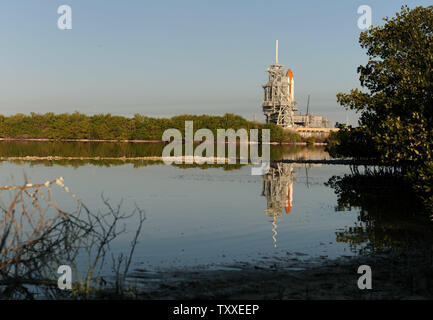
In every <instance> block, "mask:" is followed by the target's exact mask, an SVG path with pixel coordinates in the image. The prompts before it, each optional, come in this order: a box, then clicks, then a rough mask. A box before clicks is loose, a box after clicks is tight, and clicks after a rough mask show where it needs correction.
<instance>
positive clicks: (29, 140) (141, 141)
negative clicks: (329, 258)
mask: <svg viewBox="0 0 433 320" xmlns="http://www.w3.org/2000/svg"><path fill="white" fill-rule="evenodd" d="M0 141H4V142H15V141H16V142H85V143H86V142H109V143H166V142H167V141H163V140H141V139H136V140H129V139H124V140H116V139H51V138H0ZM194 143H201V141H194ZM228 143H229V142H226V144H228ZM237 144H239V143H238V142H237ZM248 144H252V143H251V142H248ZM269 144H271V145H305V146H306V145H314V146H326V145H328V144H327V143H326V142H311V143H310V142H305V141H302V142H275V141H271V142H269Z"/></svg>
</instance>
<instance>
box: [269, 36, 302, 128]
mask: <svg viewBox="0 0 433 320" xmlns="http://www.w3.org/2000/svg"><path fill="white" fill-rule="evenodd" d="M266 72H267V73H268V75H269V81H268V82H267V83H266V84H265V85H263V90H264V94H263V103H262V107H263V113H264V115H265V117H266V123H275V124H277V125H278V126H280V127H283V128H294V127H295V111H297V108H296V102H295V97H294V79H293V73H292V70H291V69H289V70H287V72H286V70H285V67H284V66H283V65H281V64H279V63H278V40H277V41H276V50H275V64H273V65H271V66H270V67H269V68H267V69H266Z"/></svg>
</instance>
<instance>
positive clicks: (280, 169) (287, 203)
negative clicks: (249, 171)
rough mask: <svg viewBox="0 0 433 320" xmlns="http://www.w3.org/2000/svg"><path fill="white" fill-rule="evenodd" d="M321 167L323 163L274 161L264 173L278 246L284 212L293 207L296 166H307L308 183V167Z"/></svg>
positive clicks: (269, 213)
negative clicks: (279, 224)
mask: <svg viewBox="0 0 433 320" xmlns="http://www.w3.org/2000/svg"><path fill="white" fill-rule="evenodd" d="M311 167H321V165H317V164H316V165H307V164H298V163H282V162H273V163H271V165H270V169H269V172H268V173H267V174H266V175H263V184H262V196H265V197H266V200H267V208H266V209H265V212H266V214H267V215H268V217H271V218H272V220H271V221H270V222H271V223H272V232H273V235H272V240H273V242H274V247H275V248H276V247H277V234H278V231H277V228H278V223H279V222H281V220H282V216H283V215H284V213H283V212H285V213H286V214H289V213H290V212H291V211H292V207H293V182H294V181H295V171H294V169H295V168H305V169H306V175H307V183H308V168H311Z"/></svg>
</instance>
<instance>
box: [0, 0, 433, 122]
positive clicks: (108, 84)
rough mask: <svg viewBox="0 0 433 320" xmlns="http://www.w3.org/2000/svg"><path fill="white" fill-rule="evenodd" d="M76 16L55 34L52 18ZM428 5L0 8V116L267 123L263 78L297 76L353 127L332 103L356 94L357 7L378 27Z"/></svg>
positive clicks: (140, 0)
mask: <svg viewBox="0 0 433 320" xmlns="http://www.w3.org/2000/svg"><path fill="white" fill-rule="evenodd" d="M64 4H66V5H70V6H71V8H72V30H59V29H58V28H57V20H58V17H59V16H60V15H59V14H57V8H58V7H59V6H60V5H64ZM402 4H408V5H409V6H410V7H415V6H417V5H424V6H428V5H431V1H411V0H406V1H400V0H392V1H383V0H374V1H367V0H362V1H353V0H338V1H319V0H317V1H313V0H300V1H290V0H284V1H272V0H267V1H263V0H261V1H254V0H248V1H235V0H230V1H226V0H218V1H216V0H214V1H205V0H200V1H199V0H197V1H188V0H182V1H145V0H127V1H120V0H116V1H114V0H62V1H58V0H1V2H0V113H1V114H6V115H8V114H14V113H18V112H20V113H30V112H38V113H45V112H55V113H61V112H74V111H79V112H82V113H86V114H94V113H108V112H109V113H112V114H118V115H127V116H130V115H133V114H135V113H141V114H145V115H149V116H172V115H176V114H184V113H194V114H203V113H206V114H224V113H226V112H231V113H237V114H240V115H242V116H244V117H246V118H248V119H252V118H253V116H254V113H257V115H258V116H259V117H260V116H261V106H260V105H261V99H262V88H261V85H262V84H264V83H265V82H266V81H267V76H266V73H265V69H266V68H267V67H268V65H270V64H272V63H273V62H274V57H275V53H274V51H275V40H276V39H278V40H279V47H280V52H279V60H280V61H279V62H280V63H281V64H284V65H285V66H286V67H290V68H292V70H293V73H294V77H295V98H296V100H297V101H298V103H299V105H300V107H301V109H302V110H303V111H305V105H306V101H307V95H308V94H311V102H310V108H311V112H312V113H316V114H323V115H325V116H327V117H328V118H329V119H330V120H331V121H332V122H335V121H340V122H345V120H346V116H349V117H350V121H351V122H352V123H354V122H355V116H354V115H353V114H352V113H347V112H345V111H344V110H343V109H342V107H340V106H339V105H338V104H337V103H336V99H335V94H336V93H337V92H340V91H348V90H349V89H351V88H355V87H357V86H358V75H357V74H356V68H357V66H358V65H360V64H364V63H365V62H366V61H367V58H366V56H365V53H364V52H363V50H362V49H361V48H360V47H359V44H358V38H359V33H360V30H359V29H358V27H357V20H358V17H359V15H358V14H357V8H358V7H359V6H360V5H369V6H370V7H371V8H372V14H373V25H378V24H381V23H382V18H383V17H384V16H392V15H394V14H395V12H397V11H399V9H400V7H401V5H402Z"/></svg>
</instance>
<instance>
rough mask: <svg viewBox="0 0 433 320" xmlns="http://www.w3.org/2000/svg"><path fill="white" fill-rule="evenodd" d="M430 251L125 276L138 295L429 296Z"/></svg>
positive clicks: (293, 258) (432, 281)
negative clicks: (368, 276)
mask: <svg viewBox="0 0 433 320" xmlns="http://www.w3.org/2000/svg"><path fill="white" fill-rule="evenodd" d="M363 264H367V265H369V266H370V267H371V268H372V274H373V282H372V283H373V289H372V290H360V289H359V288H358V286H357V281H358V278H359V277H360V275H359V274H358V273H357V270H358V267H359V266H360V265H363ZM432 266H433V265H432V255H431V251H430V252H429V253H427V254H426V252H421V251H407V252H404V253H392V252H382V253H380V254H375V255H374V256H364V257H342V258H339V259H337V260H327V259H326V258H325V257H321V258H316V259H309V260H303V259H302V257H298V256H297V255H296V254H293V255H290V256H288V258H287V259H284V260H282V259H280V260H277V259H273V260H271V261H266V262H265V261H261V262H257V263H254V264H251V263H235V264H232V265H225V266H216V265H211V266H203V267H200V268H195V269H187V270H185V269H184V270H180V269H179V270H171V271H168V270H166V271H164V270H161V271H159V272H150V271H148V270H144V269H140V268H137V269H136V270H135V271H134V272H133V273H132V274H131V275H130V277H129V282H130V284H131V285H133V286H136V287H137V288H138V290H137V292H138V293H137V298H139V299H186V300H188V299H252V300H256V299H267V300H269V299H270V300H280V299H302V300H304V299H339V300H340V299H356V300H365V299H367V300H368V299H404V300H406V299H432V298H433V268H432Z"/></svg>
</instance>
